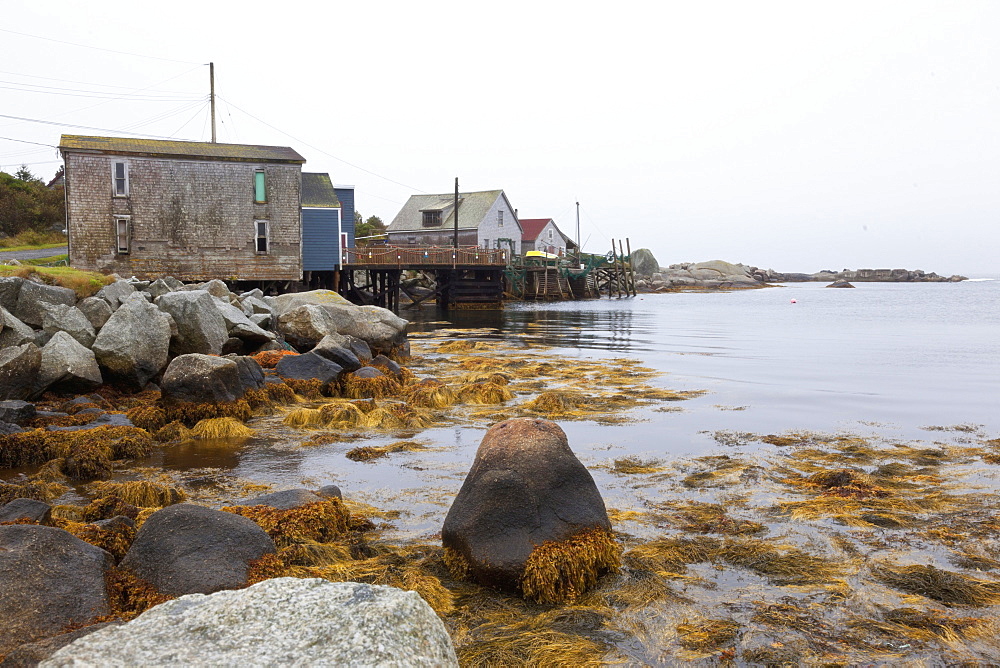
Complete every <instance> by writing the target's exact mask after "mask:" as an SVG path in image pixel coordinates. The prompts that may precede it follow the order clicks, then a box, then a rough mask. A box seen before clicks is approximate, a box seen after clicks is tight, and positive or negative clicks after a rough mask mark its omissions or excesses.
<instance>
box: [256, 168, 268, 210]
mask: <svg viewBox="0 0 1000 668" xmlns="http://www.w3.org/2000/svg"><path fill="white" fill-rule="evenodd" d="M253 193H254V199H255V200H256V201H257V203H258V204H263V203H264V202H266V201H267V189H266V188H265V187H264V170H263V169H258V170H257V171H256V172H254V173H253Z"/></svg>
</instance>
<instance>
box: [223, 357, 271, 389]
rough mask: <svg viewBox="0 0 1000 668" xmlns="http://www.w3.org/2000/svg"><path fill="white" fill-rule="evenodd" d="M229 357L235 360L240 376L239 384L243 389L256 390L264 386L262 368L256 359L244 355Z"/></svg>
mask: <svg viewBox="0 0 1000 668" xmlns="http://www.w3.org/2000/svg"><path fill="white" fill-rule="evenodd" d="M229 359H231V360H232V361H234V362H236V370H237V371H238V372H239V376H240V385H242V386H243V390H244V391H246V390H257V389H260V388H262V387H264V385H265V380H264V369H262V368H261V366H260V364H259V363H258V362H257V360H255V359H254V358H252V357H246V356H244V355H234V356H233V357H230V358H229Z"/></svg>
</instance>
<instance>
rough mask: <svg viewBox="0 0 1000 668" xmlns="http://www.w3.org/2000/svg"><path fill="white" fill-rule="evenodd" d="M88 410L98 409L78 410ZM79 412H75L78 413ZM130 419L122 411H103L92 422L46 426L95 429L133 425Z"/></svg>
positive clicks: (83, 429) (62, 429) (53, 428)
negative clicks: (69, 425) (66, 425)
mask: <svg viewBox="0 0 1000 668" xmlns="http://www.w3.org/2000/svg"><path fill="white" fill-rule="evenodd" d="M89 410H99V409H87V411H80V413H86V412H88V411H89ZM80 413H77V415H79V414H80ZM134 426H135V425H134V424H132V421H131V420H129V419H128V416H127V415H125V414H124V413H104V414H103V415H101V416H100V417H99V418H97V419H96V420H94V421H93V422H88V423H87V424H81V425H76V426H73V427H53V426H51V425H49V426H48V427H46V429H48V430H49V431H87V430H89V429H97V428H98V427H134Z"/></svg>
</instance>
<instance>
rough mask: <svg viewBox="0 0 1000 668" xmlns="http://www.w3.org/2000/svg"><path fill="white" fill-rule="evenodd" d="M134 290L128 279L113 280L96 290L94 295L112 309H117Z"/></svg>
mask: <svg viewBox="0 0 1000 668" xmlns="http://www.w3.org/2000/svg"><path fill="white" fill-rule="evenodd" d="M135 291H136V288H135V286H134V285H132V284H131V283H129V282H128V281H115V282H114V283H111V284H109V285H105V286H104V287H103V288H101V289H100V290H98V291H97V294H96V295H94V296H95V297H97V298H98V299H102V300H104V301H106V302H107V303H108V306H110V307H111V310H112V311H117V310H118V307H119V306H121V305H122V304H123V303H125V301H126V300H127V299H128V298H129V297H130V296H131V295H132V293H134V292H135Z"/></svg>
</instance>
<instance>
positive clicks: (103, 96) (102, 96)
mask: <svg viewBox="0 0 1000 668" xmlns="http://www.w3.org/2000/svg"><path fill="white" fill-rule="evenodd" d="M0 83H13V84H14V86H0V88H3V89H6V90H16V91H21V92H22V93H42V94H45V95H63V96H66V97H92V98H97V99H99V100H124V99H129V98H131V99H133V100H135V101H137V102H180V101H182V100H189V99H191V97H192V96H193V94H188V95H187V96H186V97H177V96H169V97H168V96H165V95H134V94H130V93H124V94H123V93H111V92H105V91H80V92H60V91H72V90H73V89H71V88H54V87H51V86H44V88H52V90H34V89H31V88H18V87H17V86H31V85H32V84H19V83H17V82H16V81H12V82H8V81H0ZM35 88H43V87H42V86H35Z"/></svg>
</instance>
